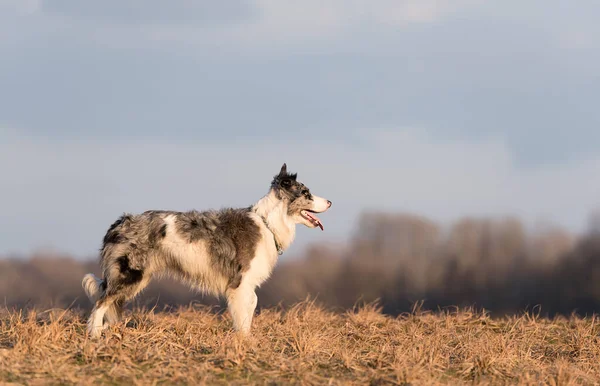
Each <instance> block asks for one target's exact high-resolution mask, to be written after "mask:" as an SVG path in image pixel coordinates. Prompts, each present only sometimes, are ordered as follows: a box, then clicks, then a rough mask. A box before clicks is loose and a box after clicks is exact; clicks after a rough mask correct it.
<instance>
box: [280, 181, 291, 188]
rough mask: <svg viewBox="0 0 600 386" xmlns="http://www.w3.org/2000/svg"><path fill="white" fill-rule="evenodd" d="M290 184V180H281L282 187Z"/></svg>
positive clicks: (287, 186)
mask: <svg viewBox="0 0 600 386" xmlns="http://www.w3.org/2000/svg"><path fill="white" fill-rule="evenodd" d="M291 185H292V183H291V182H290V180H283V181H281V186H283V187H284V188H289V187H290V186H291Z"/></svg>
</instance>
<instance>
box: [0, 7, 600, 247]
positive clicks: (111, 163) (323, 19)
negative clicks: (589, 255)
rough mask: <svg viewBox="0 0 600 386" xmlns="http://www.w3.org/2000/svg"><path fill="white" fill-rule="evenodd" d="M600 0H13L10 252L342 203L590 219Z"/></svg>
mask: <svg viewBox="0 0 600 386" xmlns="http://www.w3.org/2000/svg"><path fill="white" fill-rule="evenodd" d="M598 14H600V3H597V2H595V1H583V0H582V1H577V2H566V1H528V2H517V1H503V2H491V1H484V0H452V1H451V0H418V1H417V0H394V1H392V0H385V1H384V0H381V1H358V0H348V1H346V0H344V1H342V0H333V1H316V0H306V1H303V2H292V1H281V0H253V1H231V2H227V3H225V2H208V1H196V2H193V1H189V0H172V1H170V2H162V1H157V0H146V1H141V0H119V1H117V0H107V1H103V2H82V1H80V0H53V1H49V0H0V59H1V60H0V175H1V176H2V179H3V183H2V185H3V186H2V191H3V199H2V200H1V201H0V211H1V212H2V213H3V219H2V221H0V255H6V254H10V253H21V254H24V253H29V252H31V251H35V250H36V249H38V248H46V247H52V248H55V249H57V250H59V251H65V252H68V253H72V254H74V255H78V256H92V255H94V254H95V251H96V250H97V248H98V247H99V243H100V240H101V237H102V235H103V232H104V231H105V229H106V227H107V226H108V225H109V224H110V223H111V222H112V221H113V220H114V218H115V217H116V216H118V215H119V214H120V213H121V212H124V211H131V212H135V211H142V210H146V209H150V208H165V209H178V210H185V209H190V208H197V209H202V208H208V207H220V206H230V205H247V204H248V203H251V202H253V201H254V200H255V199H257V198H259V197H260V196H261V195H262V194H264V193H265V191H266V189H267V188H268V183H269V180H270V178H271V177H272V175H273V174H274V173H275V172H277V170H278V169H279V167H280V165H281V163H282V162H284V161H285V162H287V163H288V165H289V167H290V168H291V169H292V170H294V171H297V172H298V173H299V177H300V179H301V180H303V181H304V182H306V183H307V185H309V186H310V187H311V189H312V190H314V191H315V193H317V194H319V195H322V196H325V197H327V198H330V199H331V200H332V201H333V202H334V206H333V207H332V209H331V212H330V213H327V214H325V215H324V216H322V219H323V222H324V223H325V232H317V231H313V230H308V229H302V230H300V232H299V235H298V243H297V244H296V245H295V246H294V248H293V249H292V250H291V251H290V252H292V253H293V252H297V251H299V250H300V249H301V248H303V247H304V246H306V245H307V243H309V242H313V241H317V242H321V241H322V242H327V241H332V240H333V241H340V240H342V241H343V239H344V238H345V237H346V236H347V235H348V234H349V232H351V231H352V230H353V229H354V228H355V226H356V221H355V220H356V219H357V216H358V214H359V213H360V212H361V211H362V210H365V209H381V210H398V211H410V212H415V213H420V214H424V215H427V216H429V217H431V218H433V219H435V220H438V221H441V222H443V223H451V222H452V221H453V220H455V219H457V218H458V217H461V216H464V215H503V214H511V215H517V216H519V217H521V218H523V219H524V220H525V221H526V222H527V224H535V223H536V221H539V220H548V221H552V222H555V223H557V224H560V225H562V226H565V227H566V228H568V229H571V230H573V231H582V230H583V229H584V227H585V225H586V221H587V216H588V215H589V213H590V212H591V211H592V210H594V209H596V208H598V207H600V180H599V179H598V178H597V176H598V174H599V173H598V172H600V154H599V153H598V148H599V145H600V130H599V129H598V126H599V123H600V109H598V108H597V104H598V100H600V95H599V94H600V72H599V71H598V68H600V27H599V25H598V23H597V18H596V16H597V15H598Z"/></svg>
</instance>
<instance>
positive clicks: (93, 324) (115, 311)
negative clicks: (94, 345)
mask: <svg viewBox="0 0 600 386" xmlns="http://www.w3.org/2000/svg"><path fill="white" fill-rule="evenodd" d="M104 274H105V280H104V283H106V289H105V291H104V293H103V295H102V297H101V298H100V299H99V300H98V301H97V302H96V303H95V307H94V310H93V311H92V314H91V315H90V318H89V320H88V332H89V333H90V335H91V336H92V337H94V338H97V337H99V336H100V335H101V334H102V330H103V329H104V328H106V327H107V326H108V325H110V324H114V323H117V322H118V321H119V320H120V319H121V314H122V310H123V305H124V304H125V302H126V301H128V300H131V299H133V298H134V297H135V296H136V295H137V294H138V293H139V292H140V291H141V290H143V289H144V287H146V286H147V285H148V283H149V282H150V273H149V272H144V271H142V270H140V269H135V268H133V267H131V265H130V260H129V258H128V257H127V256H121V257H118V258H116V259H114V261H113V264H110V265H109V266H107V268H106V269H105V271H104ZM104 319H106V322H107V323H103V321H104Z"/></svg>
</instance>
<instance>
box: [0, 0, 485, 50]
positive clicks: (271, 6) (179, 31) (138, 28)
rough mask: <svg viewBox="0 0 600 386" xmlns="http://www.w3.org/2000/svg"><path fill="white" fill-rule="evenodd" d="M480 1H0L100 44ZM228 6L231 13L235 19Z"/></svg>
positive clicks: (352, 19)
mask: <svg viewBox="0 0 600 386" xmlns="http://www.w3.org/2000/svg"><path fill="white" fill-rule="evenodd" d="M479 1H481V0H381V1H377V2H372V1H369V0H329V1H319V0H305V1H301V2H295V1H282V0H252V1H248V2H245V3H240V4H239V6H238V8H236V7H233V6H219V5H213V6H207V5H205V4H204V3H202V4H203V5H200V4H194V3H190V2H181V1H180V2H177V3H176V4H174V5H173V6H172V7H171V5H170V3H169V4H167V3H160V2H151V3H149V4H148V5H144V6H140V3H138V2H133V3H131V4H129V6H128V5H127V1H122V2H118V1H106V2H102V3H93V4H92V3H90V4H85V3H81V2H77V1H62V2H59V3H56V4H53V3H52V2H50V1H48V0H45V1H44V2H43V0H0V9H2V7H3V5H4V8H5V9H8V10H12V11H17V12H18V13H34V12H37V13H39V14H41V15H42V16H43V19H38V20H36V26H35V28H36V29H44V28H45V29H47V30H48V31H49V32H51V31H52V30H53V29H55V28H57V27H60V26H63V25H64V24H65V23H67V24H69V25H70V27H71V28H70V29H69V33H70V34H72V33H73V29H76V30H78V31H79V32H80V34H83V36H86V35H89V36H90V37H91V38H93V39H94V40H95V41H96V42H99V43H101V44H110V45H117V46H124V45H139V44H140V43H152V42H154V43H157V42H170V43H184V44H195V45H200V46H204V45H210V46H214V45H217V46H237V45H242V46H243V47H254V48H256V47H262V48H265V47H270V46H272V45H276V46H278V45H280V44H284V45H289V44H299V43H311V44H315V43H319V42H327V41H332V40H335V39H338V38H340V37H344V36H347V35H348V34H351V32H352V31H353V30H355V29H364V28H366V29H371V30H377V29H382V28H390V27H391V28H397V27H403V26H406V25H410V24H413V23H433V22H437V21H440V20H441V19H443V18H444V17H445V16H447V15H449V14H451V13H452V12H455V11H457V10H462V9H465V8H468V7H471V6H473V5H474V4H477V3H478V2H479ZM213 8H214V9H213ZM221 8H222V9H221ZM161 9H163V11H162V12H161ZM132 10H133V11H132ZM38 11H41V12H38ZM128 12H130V13H128ZM131 12H132V14H131ZM213 14H214V15H213ZM227 14H231V19H228V18H227ZM161 15H163V16H161ZM213 19H214V20H213ZM22 22H25V21H22ZM42 26H44V28H42Z"/></svg>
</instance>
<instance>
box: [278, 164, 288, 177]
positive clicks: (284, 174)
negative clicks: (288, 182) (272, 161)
mask: <svg viewBox="0 0 600 386" xmlns="http://www.w3.org/2000/svg"><path fill="white" fill-rule="evenodd" d="M279 175H280V176H281V177H284V176H286V175H287V165H286V164H285V163H284V164H283V166H282V167H281V170H280V171H279Z"/></svg>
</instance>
